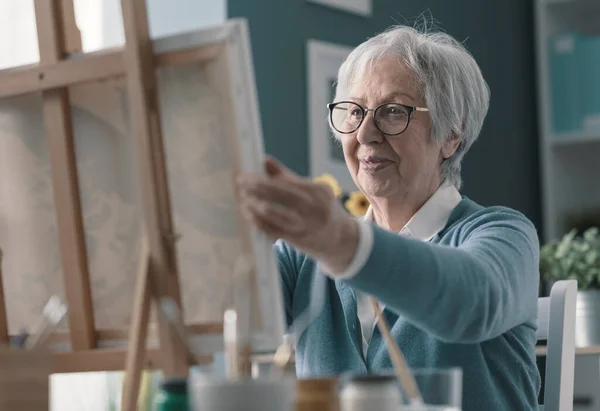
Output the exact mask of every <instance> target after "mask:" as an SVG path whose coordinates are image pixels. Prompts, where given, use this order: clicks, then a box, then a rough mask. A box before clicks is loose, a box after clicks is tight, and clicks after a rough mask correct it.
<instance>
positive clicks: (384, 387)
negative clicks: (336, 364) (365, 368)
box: [340, 375, 402, 411]
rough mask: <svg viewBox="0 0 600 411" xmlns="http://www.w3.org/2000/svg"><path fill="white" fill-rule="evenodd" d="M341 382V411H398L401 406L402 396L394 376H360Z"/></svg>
mask: <svg viewBox="0 0 600 411" xmlns="http://www.w3.org/2000/svg"><path fill="white" fill-rule="evenodd" d="M343 381H344V382H343V386H342V390H341V392H340V409H341V411H374V410H377V411H398V409H399V408H400V406H401V404H402V394H401V392H400V387H399V386H398V381H397V380H396V378H395V377H394V376H389V375H362V376H352V377H348V378H345V379H344V380H343Z"/></svg>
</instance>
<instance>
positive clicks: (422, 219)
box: [364, 183, 462, 241]
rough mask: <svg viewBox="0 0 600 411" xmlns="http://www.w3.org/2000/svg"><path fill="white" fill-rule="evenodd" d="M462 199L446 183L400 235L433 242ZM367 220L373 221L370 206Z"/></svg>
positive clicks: (452, 187)
mask: <svg viewBox="0 0 600 411" xmlns="http://www.w3.org/2000/svg"><path fill="white" fill-rule="evenodd" d="M461 200H462V197H461V195H460V193H459V192H458V190H457V189H456V187H454V186H453V185H452V184H449V183H444V184H442V185H440V187H439V188H438V189H437V190H436V191H435V192H434V193H433V195H432V196H431V197H429V200H427V202H425V204H423V206H422V207H421V208H420V209H419V210H418V211H417V212H416V213H415V215H413V216H412V218H411V219H410V220H409V221H408V223H406V225H405V226H404V227H403V228H402V230H400V232H399V234H401V235H406V236H409V237H413V238H416V239H419V240H421V241H429V240H431V239H432V238H433V237H434V236H435V235H436V234H437V233H439V232H440V231H441V230H442V229H443V228H444V227H445V226H446V224H447V223H448V219H449V218H450V214H451V213H452V210H454V208H455V207H456V206H457V205H458V203H460V201H461ZM364 218H365V220H369V221H373V210H372V208H371V206H369V208H368V210H367V212H366V214H365V217H364Z"/></svg>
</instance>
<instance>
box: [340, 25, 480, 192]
mask: <svg viewBox="0 0 600 411" xmlns="http://www.w3.org/2000/svg"><path fill="white" fill-rule="evenodd" d="M389 55H393V56H397V57H398V59H399V61H401V62H403V63H404V64H406V65H407V66H408V67H409V69H410V70H411V71H412V73H413V75H414V79H415V81H416V82H417V85H418V86H419V88H420V90H421V92H422V95H423V97H424V99H425V101H424V102H423V104H425V105H426V107H428V108H429V114H430V116H431V123H432V124H431V131H432V138H433V139H434V140H435V141H437V142H440V143H442V142H443V141H445V140H447V139H449V138H452V137H458V138H460V144H459V146H458V148H457V150H456V151H455V152H454V154H453V155H452V156H451V157H449V158H447V159H446V160H444V161H443V163H442V169H441V174H442V180H446V181H448V182H450V183H452V184H454V185H455V186H456V188H460V187H461V185H462V179H461V175H460V170H461V161H462V159H463V157H464V155H465V153H466V152H467V151H468V150H469V148H470V147H471V145H472V144H473V143H474V142H475V140H477V137H478V136H479V132H480V131H481V127H482V126H483V121H484V119H485V116H486V114H487V111H488V107H489V99H490V90H489V87H488V85H487V83H486V82H485V80H484V78H483V75H482V74H481V70H480V69H479V66H478V65H477V63H476V62H475V59H474V58H473V56H472V55H471V54H470V53H469V52H468V51H467V49H466V48H465V47H464V46H463V45H462V44H461V43H460V42H458V41H457V40H456V39H454V38H453V37H451V36H450V35H448V34H446V33H442V32H426V31H424V32H421V31H418V30H417V29H415V28H412V27H408V26H394V27H391V28H389V29H387V30H386V31H384V32H382V33H381V34H379V35H377V36H375V37H372V38H370V39H368V40H367V41H365V42H364V43H362V44H361V45H359V46H358V47H356V48H355V49H354V50H353V51H352V52H351V53H350V55H349V56H348V57H347V58H346V60H345V61H344V63H343V64H342V66H341V67H340V69H339V73H338V81H337V86H336V93H335V94H336V97H335V99H336V101H339V100H344V99H346V98H347V97H348V93H349V91H350V88H351V86H352V84H353V83H354V82H355V81H359V80H360V77H361V76H362V74H363V73H364V72H365V70H366V69H368V67H369V65H371V64H373V63H375V62H377V61H378V60H380V59H381V58H383V57H387V56H389ZM337 137H338V138H340V136H337Z"/></svg>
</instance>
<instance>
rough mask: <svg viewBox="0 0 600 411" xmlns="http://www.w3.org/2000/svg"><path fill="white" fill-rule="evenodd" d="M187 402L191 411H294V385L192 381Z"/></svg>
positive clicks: (283, 382)
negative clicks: (188, 401) (190, 405)
mask: <svg viewBox="0 0 600 411" xmlns="http://www.w3.org/2000/svg"><path fill="white" fill-rule="evenodd" d="M191 381H192V382H191V384H190V402H191V404H192V409H193V410H194V411H293V406H294V381H293V380H290V379H287V378H281V379H278V380H266V379H257V380H231V381H229V380H214V379H210V378H198V377H194V378H193V379H192V380H191Z"/></svg>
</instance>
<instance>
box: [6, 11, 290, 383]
mask: <svg viewBox="0 0 600 411" xmlns="http://www.w3.org/2000/svg"><path fill="white" fill-rule="evenodd" d="M49 3H53V4H54V6H56V4H58V0H36V8H37V7H40V10H41V13H42V14H43V13H44V11H45V12H46V14H51V13H50V12H51V11H52V10H53V9H52V7H50V8H48V7H49V6H48V4H49ZM123 4H124V6H123V7H124V23H125V26H126V27H125V32H126V41H127V43H126V46H125V48H124V49H119V50H103V51H100V52H96V53H79V54H73V55H72V56H71V57H69V58H67V59H65V60H61V59H58V58H56V59H55V60H54V61H50V60H52V59H50V60H47V58H48V55H46V60H44V53H43V52H42V47H41V48H40V55H41V56H42V62H41V63H40V64H39V65H33V66H27V67H21V68H17V69H11V70H7V71H4V72H2V71H0V244H1V245H2V248H3V251H4V262H3V273H4V284H3V286H4V287H3V288H4V293H5V302H6V311H7V317H8V328H9V331H10V333H11V334H15V333H17V332H18V331H19V330H20V329H21V328H22V327H30V326H31V324H33V323H34V322H35V321H36V320H37V318H38V316H39V313H40V312H41V310H42V308H43V305H44V304H45V303H46V302H47V300H48V298H49V297H50V296H51V295H54V294H57V295H60V296H62V297H64V298H65V299H66V300H67V302H68V303H69V304H70V306H71V311H70V316H69V322H68V326H67V327H65V329H64V330H62V332H58V333H57V334H56V335H55V336H53V339H52V348H53V349H54V350H55V352H57V357H56V360H55V362H54V363H55V370H54V371H56V372H75V371H93V370H121V369H123V368H124V366H125V347H126V339H127V337H128V336H130V334H129V327H130V326H131V322H132V320H133V319H132V318H131V314H132V307H133V305H134V301H133V296H134V293H135V287H136V272H137V271H138V270H139V268H140V267H143V266H144V265H143V261H140V255H143V253H142V254H140V249H143V247H142V244H141V242H142V239H143V238H145V237H144V236H145V235H146V234H145V233H148V232H149V230H150V231H151V233H149V234H150V237H149V238H148V242H149V249H151V250H150V251H149V252H150V253H152V252H153V251H152V250H157V247H158V248H159V249H160V248H162V247H163V244H162V242H164V248H165V249H166V250H167V251H168V250H169V247H173V248H174V250H172V255H174V256H175V261H174V262H173V265H174V267H176V270H175V271H176V272H177V274H178V275H177V277H176V279H175V284H177V286H178V287H177V288H178V289H177V290H176V291H175V294H179V295H178V296H177V295H176V297H179V298H180V299H181V308H182V312H183V315H184V318H185V322H186V324H187V325H188V326H189V328H190V330H191V332H192V333H194V334H195V335H196V339H197V340H198V341H197V343H198V345H199V347H201V349H202V351H203V352H204V353H205V354H206V355H211V354H212V353H214V352H216V351H220V350H222V338H221V336H220V333H221V330H222V327H221V323H222V315H223V312H224V310H225V309H226V308H228V307H232V306H235V305H236V304H239V301H240V300H243V299H244V298H248V294H252V303H253V305H252V307H253V313H254V315H252V320H253V321H254V322H253V324H252V341H251V345H252V348H253V350H255V351H265V350H273V349H275V348H276V347H277V346H278V345H279V343H280V342H281V336H282V334H283V331H284V329H283V327H284V321H283V308H282V302H281V294H280V285H279V276H278V273H277V266H276V263H275V259H274V254H273V250H272V244H271V241H270V240H269V239H267V238H265V237H264V236H262V235H261V234H259V233H258V232H257V231H255V230H254V229H252V228H251V227H249V226H248V225H247V224H246V223H245V222H244V221H243V220H242V219H241V216H240V215H239V210H238V208H237V198H236V193H235V189H234V180H235V176H236V175H237V174H238V173H240V172H255V173H262V172H263V170H262V168H263V166H262V164H263V147H262V130H261V126H260V121H259V111H258V101H257V96H256V90H255V85H254V75H253V72H252V59H251V53H250V43H249V34H248V28H247V25H246V23H245V22H244V21H243V20H233V21H230V22H228V23H226V24H223V25H220V26H218V27H214V28H211V29H206V30H200V31H196V32H193V33H187V34H183V35H177V36H172V37H168V38H161V39H155V40H154V41H153V42H152V45H151V47H152V50H151V51H150V52H151V55H150V57H149V58H148V55H146V56H145V57H144V54H143V53H138V50H136V49H135V47H139V48H141V47H142V46H140V44H143V43H144V42H143V36H144V35H147V21H145V23H144V21H141V20H140V19H145V18H146V15H145V4H144V1H139V0H124V1H123ZM142 6H144V9H143V11H144V13H141V14H143V16H142V17H139V15H138V14H140V13H134V10H136V8H137V9H139V8H140V7H142ZM46 17H48V16H46ZM46 20H49V19H46ZM43 21H45V20H44V19H43V18H39V16H38V29H40V22H43ZM132 22H133V23H132ZM44 24H46V25H48V24H49V23H48V22H47V21H46V22H45V23H44ZM144 24H145V25H146V27H145V28H144ZM140 27H141V28H140ZM46 30H48V27H46ZM128 30H129V32H128ZM50 31H51V30H50ZM144 32H146V33H144ZM40 41H43V40H40ZM132 48H133V49H132ZM55 54H56V53H55ZM59 54H60V53H59ZM132 67H133V69H132ZM132 70H133V72H132ZM136 70H137V71H136ZM148 70H152V71H153V73H152V75H153V76H155V78H154V79H153V80H154V81H155V82H156V90H155V91H156V96H157V99H156V100H157V107H155V108H154V110H146V109H145V107H143V105H142V104H139V102H136V101H133V102H132V100H131V98H132V95H133V96H134V98H137V99H138V100H140V101H142V100H144V99H145V98H148V96H147V95H145V93H147V91H148V90H146V88H145V87H150V88H151V87H152V85H151V84H150V83H151V81H150V80H148V78H151V77H152V76H150V77H148V76H147V75H148ZM125 75H127V77H125ZM144 85H145V86H144ZM56 90H63V91H62V93H63V94H62V95H58V94H57V95H53V94H54V92H55V91H56ZM136 93H137V95H136ZM65 94H66V96H67V98H65ZM51 98H55V99H56V102H57V104H56V107H55V110H59V111H60V112H62V111H61V110H63V109H64V107H61V104H63V102H64V101H68V110H67V111H68V113H69V116H68V117H69V118H68V119H65V122H64V124H62V126H63V131H65V130H67V131H68V129H69V126H70V125H66V123H68V122H69V121H70V122H71V123H72V128H71V134H72V138H73V144H72V147H69V145H68V144H66V145H65V144H64V142H63V143H62V146H61V143H60V142H58V143H57V141H56V139H52V138H49V136H48V132H49V128H48V127H49V126H48V110H49V109H48V106H49V104H48V100H49V99H51ZM148 104H150V103H148ZM150 107H152V106H150ZM144 110H146V111H144ZM57 112H58V111H57ZM148 113H151V114H152V113H158V115H157V116H156V115H155V116H154V117H152V115H149V114H148ZM140 118H141V119H143V121H142V122H140ZM67 120H68V121H67ZM144 122H145V123H144ZM144 127H145V128H144ZM140 130H141V131H140ZM144 130H145V131H144ZM50 131H51V132H56V129H54V130H52V129H50ZM146 132H147V134H152V138H149V139H148V140H147V141H146V140H144V139H143V138H142V136H143V135H144V133H146ZM57 134H60V133H57ZM153 139H154V140H153ZM142 140H143V141H142ZM144 141H146V143H144ZM153 141H159V143H160V144H159V146H160V145H162V148H161V147H159V149H156V148H153V149H150V148H149V147H148V144H149V145H152V142H153ZM144 144H147V146H144ZM57 147H58V148H57ZM69 149H72V151H73V152H72V155H69ZM144 150H147V151H145V152H144ZM152 150H154V151H152ZM161 151H162V152H164V157H161V156H160V155H157V156H155V157H152V156H154V155H155V154H156V153H159V154H160V153H161ZM57 152H58V153H59V154H57ZM61 153H62V154H63V155H64V158H67V159H68V160H69V161H71V162H72V164H62V163H61V162H60V161H58V160H57V158H61V157H60V154H61ZM65 153H66V155H65ZM153 162H154V163H158V169H159V170H160V167H161V166H162V167H163V169H164V173H163V174H164V175H165V180H166V181H165V182H166V184H158V188H157V186H156V185H152V184H151V183H152V178H156V174H157V173H156V164H153ZM161 163H163V164H161ZM69 167H70V168H69ZM73 169H74V170H76V180H75V182H74V180H73V175H72V174H73ZM146 171H148V173H145V172H146ZM158 174H160V172H159V173H158ZM62 177H66V179H67V180H69V178H70V181H69V182H67V183H66V184H63V183H62V182H60V181H59V182H57V179H60V178H62ZM159 180H160V179H158V180H156V181H159ZM61 181H62V180H61ZM159 183H160V181H159ZM61 184H62V185H61ZM65 186H66V187H67V188H66V189H65ZM74 188H75V189H76V190H74ZM161 190H162V191H161ZM73 193H76V194H77V198H74V194H73ZM65 195H66V197H69V196H70V197H69V198H67V200H66V201H65V198H64V197H65ZM165 198H166V199H167V200H168V201H167V203H168V204H165ZM161 202H162V207H167V208H166V210H167V212H166V213H164V212H161V211H160V210H161ZM65 204H66V206H65ZM78 204H80V209H81V212H80V223H78V221H77V218H78V217H77V213H71V214H68V213H66V212H65V207H66V208H67V209H69V208H71V209H77V206H78ZM61 213H62V214H61ZM153 213H154V214H153ZM151 214H153V215H151ZM165 215H166V217H165ZM149 218H150V219H152V218H154V220H153V222H152V223H151V224H150V225H149V223H148V219H149ZM165 218H166V220H165ZM161 219H162V220H161ZM168 220H170V222H171V223H170V224H172V225H171V227H170V228H169V229H168V230H166V231H165V232H162V231H161V227H165V225H164V224H167V223H165V221H168ZM161 221H162V223H161ZM78 224H80V225H81V233H79V234H78V231H77V227H78ZM167 225H169V224H167ZM65 232H67V234H66V235H65ZM69 233H70V234H71V237H68V236H69ZM73 233H74V234H73ZM165 233H166V234H165ZM161 236H162V237H161ZM65 238H67V240H65ZM81 240H82V241H83V243H84V244H81V242H82V241H81ZM69 241H72V244H76V247H75V248H74V249H73V248H71V247H65V245H66V244H69ZM157 241H158V242H157ZM66 248H67V249H66ZM78 250H79V251H78ZM74 253H75V254H76V255H75V256H73V254H74ZM168 253H171V251H168V252H167V254H168ZM240 256H245V257H246V258H250V261H251V265H252V268H253V269H252V272H253V275H254V277H253V279H252V281H251V283H250V287H249V288H244V289H243V290H241V291H240V289H239V287H236V285H237V286H239V284H236V281H235V279H234V278H233V276H234V267H235V264H236V261H239V260H238V258H239V257H240ZM73 258H74V259H73ZM65 259H66V260H68V261H69V264H68V265H65ZM150 262H151V263H152V260H150ZM74 266H75V268H74ZM65 267H68V269H69V270H68V271H69V272H70V273H71V274H72V273H73V271H74V270H75V271H76V276H75V277H69V275H71V274H69V273H66V272H65ZM88 273H89V279H87V281H88V283H89V286H86V275H87V274H88ZM66 274H69V275H66ZM159 275H163V273H159ZM137 277H138V278H139V275H138V276H137ZM69 278H75V280H76V281H74V283H71V282H69V281H68V279H69ZM161 278H162V277H161ZM169 281H171V280H169ZM164 284H167V283H164ZM168 284H171V283H168ZM65 285H66V286H65ZM169 287H170V285H169ZM86 290H87V291H86ZM170 291H173V290H170ZM86 294H87V295H86ZM86 298H89V301H87V302H86V301H85V300H86ZM80 307H83V309H78V308H80ZM73 308H75V310H73ZM86 313H87V314H86ZM90 314H91V315H90ZM74 324H78V328H77V333H78V334H77V335H74V331H73V325H74ZM159 328H160V327H159ZM81 330H83V334H80V331H81ZM159 332H160V329H157V328H156V327H154V328H153V327H151V328H150V329H149V338H148V341H144V346H145V347H146V348H147V351H146V352H145V354H144V356H145V363H144V364H146V365H148V364H149V363H151V364H152V365H153V366H156V367H158V368H161V367H162V366H164V364H165V363H164V361H165V360H166V357H165V356H164V352H163V353H160V352H159V351H157V348H156V344H157V343H159V340H158V339H157V334H159ZM160 343H161V344H162V343H163V341H162V339H161V340H160Z"/></svg>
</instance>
